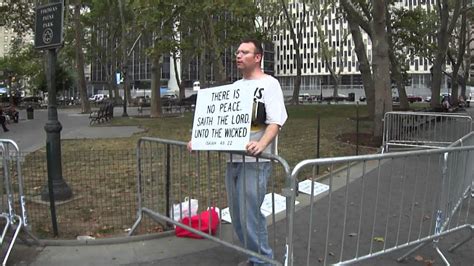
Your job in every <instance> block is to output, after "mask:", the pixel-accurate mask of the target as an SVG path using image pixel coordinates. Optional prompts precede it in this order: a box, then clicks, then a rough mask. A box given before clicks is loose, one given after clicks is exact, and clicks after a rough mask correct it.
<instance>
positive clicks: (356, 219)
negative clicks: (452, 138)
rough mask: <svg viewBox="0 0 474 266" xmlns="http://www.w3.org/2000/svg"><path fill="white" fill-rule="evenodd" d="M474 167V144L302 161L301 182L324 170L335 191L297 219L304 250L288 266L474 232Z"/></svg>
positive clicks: (350, 259) (295, 246)
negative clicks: (471, 190)
mask: <svg viewBox="0 0 474 266" xmlns="http://www.w3.org/2000/svg"><path fill="white" fill-rule="evenodd" d="M473 165H474V146H469V147H450V148H442V149H430V150H421V151H408V152H394V153H386V154H377V155H364V156H351V157H339V158H324V159H311V160H305V161H302V162H300V163H299V164H298V165H296V166H295V168H294V169H293V172H292V176H293V179H296V178H299V179H300V180H301V179H303V176H304V177H307V178H309V179H312V180H313V181H314V177H315V176H314V175H311V172H312V171H311V170H312V169H315V168H316V167H319V168H320V169H325V170H326V171H327V172H328V174H327V177H326V179H324V183H325V184H327V185H328V186H329V190H328V191H327V192H325V193H324V194H320V195H318V196H317V197H315V196H307V197H309V200H308V199H307V200H306V201H308V202H309V203H308V205H307V206H305V207H300V208H298V210H297V212H296V213H295V219H292V220H291V221H294V224H291V225H290V226H291V227H290V228H291V229H292V230H293V232H290V234H289V235H291V236H292V237H291V238H290V239H289V250H290V252H291V251H293V250H297V251H299V252H295V254H294V256H293V257H292V256H289V258H293V259H292V260H291V261H290V263H289V264H288V265H313V264H316V263H317V262H321V263H323V264H324V265H327V264H350V263H355V262H360V261H364V260H367V259H371V258H374V257H379V256H381V255H385V254H387V253H389V252H393V251H396V250H400V249H403V248H408V247H411V246H415V245H420V246H421V245H422V244H425V243H432V242H433V241H440V238H441V237H443V236H446V235H449V234H451V233H453V232H456V231H459V230H463V229H466V228H467V229H470V230H472V225H473V224H474V215H473V212H474V210H473V207H474V206H472V204H471V201H472V199H471V197H465V194H466V190H467V189H468V187H469V184H470V182H472V178H473ZM336 169H342V170H339V171H338V170H336ZM313 172H314V171H313ZM300 201H303V200H302V199H300ZM293 236H294V237H293ZM298 237H299V238H298ZM467 240H468V239H467ZM467 240H465V241H467ZM453 248H454V247H453ZM302 250H305V251H302ZM437 252H438V253H439V254H440V255H442V253H441V251H440V250H439V249H438V248H437ZM290 254H292V253H290ZM443 258H444V257H443ZM400 259H403V258H400Z"/></svg>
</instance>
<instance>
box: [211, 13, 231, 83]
mask: <svg viewBox="0 0 474 266" xmlns="http://www.w3.org/2000/svg"><path fill="white" fill-rule="evenodd" d="M207 24H208V27H209V29H208V30H209V38H210V40H209V42H210V45H211V47H212V52H211V54H212V65H213V66H214V70H215V76H214V80H215V81H216V83H217V85H222V84H225V83H226V81H227V78H226V75H225V69H224V65H223V62H222V53H221V49H220V47H219V44H218V40H217V36H216V32H215V27H214V21H213V19H212V16H208V17H207Z"/></svg>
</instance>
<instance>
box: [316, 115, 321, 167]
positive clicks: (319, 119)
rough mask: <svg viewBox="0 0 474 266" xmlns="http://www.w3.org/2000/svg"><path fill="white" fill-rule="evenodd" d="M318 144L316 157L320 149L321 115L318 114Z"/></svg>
mask: <svg viewBox="0 0 474 266" xmlns="http://www.w3.org/2000/svg"><path fill="white" fill-rule="evenodd" d="M317 138H318V140H317V141H318V144H317V146H316V158H319V156H320V150H321V115H320V114H318V132H317ZM316 174H318V175H319V165H318V166H317V167H316Z"/></svg>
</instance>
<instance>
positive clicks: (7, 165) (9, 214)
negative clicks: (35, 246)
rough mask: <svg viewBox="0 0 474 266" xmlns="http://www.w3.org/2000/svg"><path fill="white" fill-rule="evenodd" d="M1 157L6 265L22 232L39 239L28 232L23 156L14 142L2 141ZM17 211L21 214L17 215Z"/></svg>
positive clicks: (2, 238)
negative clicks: (22, 171) (10, 233)
mask: <svg viewBox="0 0 474 266" xmlns="http://www.w3.org/2000/svg"><path fill="white" fill-rule="evenodd" d="M0 156H1V159H2V173H1V177H2V182H0V183H1V186H2V187H1V193H2V199H1V205H0V206H1V212H2V213H1V215H0V216H1V217H2V218H4V219H5V225H4V227H3V231H2V236H1V240H0V244H1V247H2V263H3V265H6V263H7V260H8V257H9V255H10V252H11V250H12V248H13V246H14V244H15V242H16V240H17V237H18V236H19V233H20V231H24V232H26V233H27V234H28V235H29V236H30V237H31V238H33V239H34V240H37V239H36V238H35V237H34V236H33V235H32V234H31V233H30V232H29V230H28V219H27V213H26V208H25V197H24V194H23V176H22V174H21V156H20V150H19V148H18V145H17V144H16V143H15V142H14V141H12V140H8V139H0ZM15 177H16V179H15ZM17 210H18V212H19V213H20V214H17V213H18V212H17ZM9 231H12V234H13V235H11V236H10V235H8V232H9ZM4 244H5V245H4ZM4 249H6V251H5V250H4Z"/></svg>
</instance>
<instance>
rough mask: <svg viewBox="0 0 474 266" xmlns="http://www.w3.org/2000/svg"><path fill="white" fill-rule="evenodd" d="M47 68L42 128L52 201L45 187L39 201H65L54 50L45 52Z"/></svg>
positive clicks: (68, 195) (67, 191)
mask: <svg viewBox="0 0 474 266" xmlns="http://www.w3.org/2000/svg"><path fill="white" fill-rule="evenodd" d="M47 60H48V64H47V65H48V67H47V71H46V80H47V83H48V122H46V125H45V126H44V130H45V131H46V157H47V160H48V182H51V183H52V190H53V196H54V197H53V199H50V193H49V190H50V189H49V188H48V187H46V188H45V189H44V190H43V191H42V193H41V199H42V200H44V201H46V200H48V199H49V200H50V201H51V200H54V199H56V200H67V199H70V198H71V197H72V191H71V188H69V186H68V185H67V184H66V182H65V181H64V179H63V177H62V163H61V135H60V133H61V130H62V125H61V123H60V122H59V121H58V110H57V101H56V84H55V83H56V82H55V81H56V49H49V50H48V51H47Z"/></svg>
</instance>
